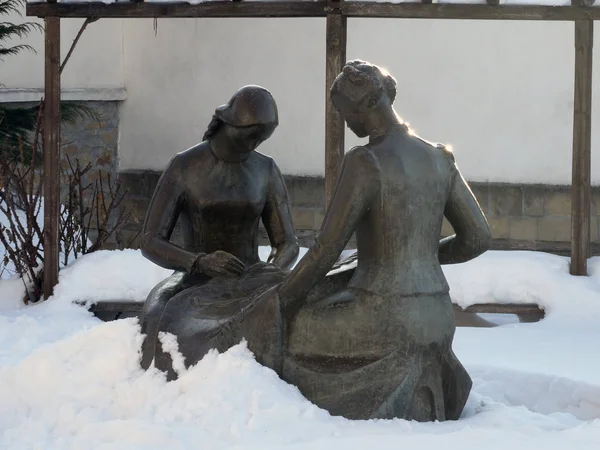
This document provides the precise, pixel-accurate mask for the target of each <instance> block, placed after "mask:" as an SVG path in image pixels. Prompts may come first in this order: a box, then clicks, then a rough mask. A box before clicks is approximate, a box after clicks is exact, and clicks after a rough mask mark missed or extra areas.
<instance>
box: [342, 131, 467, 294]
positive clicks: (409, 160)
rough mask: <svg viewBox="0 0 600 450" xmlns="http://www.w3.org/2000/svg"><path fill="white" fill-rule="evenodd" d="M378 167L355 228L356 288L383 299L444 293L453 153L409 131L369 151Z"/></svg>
mask: <svg viewBox="0 0 600 450" xmlns="http://www.w3.org/2000/svg"><path fill="white" fill-rule="evenodd" d="M365 148H366V149H367V150H368V151H369V153H370V154H371V156H372V161H373V164H375V166H376V167H377V171H376V173H377V176H375V177H370V179H371V180H372V181H371V182H372V183H374V184H376V186H374V194H373V196H372V197H371V199H370V204H369V207H368V208H367V209H366V211H365V214H364V215H363V217H362V218H361V219H360V220H359V223H358V224H357V229H356V238H357V245H358V255H359V258H358V267H357V269H356V272H355V275H354V277H353V279H352V282H351V284H350V285H351V286H353V287H360V288H363V289H367V290H370V291H373V292H377V293H380V294H385V293H387V292H394V293H396V294H403V295H411V294H418V293H427V294H432V293H442V292H447V291H448V285H447V283H446V280H445V278H444V275H443V273H442V270H441V268H440V264H439V261H438V247H439V238H440V233H441V227H442V220H443V217H444V209H445V205H446V200H447V198H448V194H449V192H450V189H451V187H452V182H453V180H454V176H455V173H456V172H455V170H454V164H453V161H452V157H451V154H450V153H449V152H448V151H447V150H445V149H444V148H440V147H436V146H433V145H431V144H429V143H427V142H425V141H423V140H421V139H419V138H417V137H416V136H413V135H411V134H409V133H407V132H406V131H404V130H401V131H396V132H393V133H390V134H387V135H386V136H384V137H382V138H380V139H377V140H376V141H374V142H371V143H370V144H369V145H367V146H366V147H365Z"/></svg>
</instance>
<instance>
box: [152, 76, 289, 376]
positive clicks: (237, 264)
mask: <svg viewBox="0 0 600 450" xmlns="http://www.w3.org/2000/svg"><path fill="white" fill-rule="evenodd" d="M277 125H278V111H277V105H276V103H275V100H274V99H273V97H272V95H271V93H270V92H269V91H267V90H266V89H264V88H262V87H259V86H245V87H243V88H242V89H240V90H239V91H238V92H237V93H235V94H234V95H233V97H232V98H231V100H230V101H229V102H228V103H227V104H225V105H223V106H221V107H219V108H217V109H216V111H215V114H214V116H213V119H212V121H211V123H210V124H209V126H208V130H207V131H206V133H205V135H204V138H203V141H202V142H201V143H200V144H198V145H196V146H195V147H192V148H190V149H188V150H186V151H184V152H181V153H179V154H177V155H176V156H175V157H174V158H173V159H172V160H171V162H170V163H169V165H168V166H167V168H166V169H165V171H164V172H163V174H162V176H161V178H160V180H159V182H158V185H157V187H156V189H155V192H154V195H153V198H152V200H151V203H150V206H149V209H148V212H147V215H146V220H145V223H144V230H143V239H142V245H141V248H142V253H143V254H144V256H145V257H146V258H148V259H150V260H151V261H153V262H155V263H156V264H158V265H160V266H162V267H165V268H168V269H173V270H174V271H175V272H174V274H173V275H172V276H171V277H169V278H167V279H166V280H164V281H162V282H161V283H159V284H158V285H157V286H156V287H155V288H154V289H153V290H152V292H151V293H150V294H149V296H148V298H147V300H146V302H145V304H144V309H143V312H142V315H141V320H140V322H141V325H142V333H143V334H145V335H146V337H145V340H144V344H143V346H142V367H144V368H148V367H149V366H150V364H151V362H152V359H153V357H154V352H155V346H156V340H157V333H158V323H159V320H160V317H161V315H162V312H163V309H164V307H165V306H166V304H167V302H168V301H169V300H170V299H171V298H172V297H173V296H174V295H175V294H177V293H178V292H180V291H182V290H184V289H187V288H190V287H192V286H198V285H202V284H205V283H207V282H209V281H210V280H211V279H213V278H215V277H216V278H222V277H227V276H239V275H241V274H242V273H243V272H244V271H246V270H247V268H249V267H251V266H252V265H255V264H258V265H259V266H260V260H259V258H258V226H259V221H260V220H261V219H262V222H263V224H264V226H265V228H266V231H267V233H268V235H269V239H270V241H271V246H272V248H273V252H272V254H271V255H270V257H269V263H272V264H275V265H277V266H279V267H281V268H284V269H285V268H288V267H289V266H290V265H291V264H293V263H294V262H295V260H296V258H297V256H298V250H299V247H298V242H297V240H296V236H295V231H294V226H293V223H292V219H291V213H290V207H289V202H288V195H287V192H286V188H285V184H284V181H283V178H282V176H281V173H280V171H279V168H278V167H277V165H276V164H275V162H274V161H273V159H271V158H269V157H267V156H265V155H262V154H260V153H258V152H256V151H255V149H256V148H257V147H258V146H259V145H260V143H261V142H263V141H265V140H266V139H268V138H269V137H270V136H271V134H272V133H273V131H274V130H275V128H276V127H277ZM177 220H180V221H181V228H182V234H183V241H184V246H183V248H182V247H179V246H177V245H175V244H173V243H172V242H171V241H170V238H171V235H172V233H173V229H174V227H175V224H176V222H177Z"/></svg>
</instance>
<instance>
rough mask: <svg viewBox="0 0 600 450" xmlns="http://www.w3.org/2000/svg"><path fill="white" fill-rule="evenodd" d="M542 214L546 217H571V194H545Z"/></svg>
mask: <svg viewBox="0 0 600 450" xmlns="http://www.w3.org/2000/svg"><path fill="white" fill-rule="evenodd" d="M544 212H545V214H546V215H547V216H558V217H567V216H571V194H570V193H569V191H563V190H552V191H548V192H546V194H545V199H544Z"/></svg>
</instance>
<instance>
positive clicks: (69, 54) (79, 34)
mask: <svg viewBox="0 0 600 450" xmlns="http://www.w3.org/2000/svg"><path fill="white" fill-rule="evenodd" d="M98 19H99V18H98V17H88V18H87V19H85V21H84V22H83V25H81V28H80V29H79V32H78V33H77V36H75V39H73V43H72V44H71V48H69V52H68V53H67V56H65V59H64V61H63V62H62V64H61V65H60V72H59V73H60V74H62V72H63V70H64V69H65V66H66V65H67V62H68V61H69V58H71V55H72V54H73V51H74V50H75V46H76V45H77V42H79V39H80V38H81V35H82V34H83V32H84V31H85V29H86V28H87V26H88V25H89V24H90V23H92V22H95V21H97V20H98Z"/></svg>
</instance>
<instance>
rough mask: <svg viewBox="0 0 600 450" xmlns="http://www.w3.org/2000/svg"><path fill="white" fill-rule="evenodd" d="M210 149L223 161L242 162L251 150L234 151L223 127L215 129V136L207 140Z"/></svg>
mask: <svg viewBox="0 0 600 450" xmlns="http://www.w3.org/2000/svg"><path fill="white" fill-rule="evenodd" d="M209 144H210V149H211V151H212V153H213V155H215V157H216V158H217V159H219V160H221V161H225V162H231V163H235V162H242V161H245V160H246V159H248V157H249V156H250V153H251V152H245V151H236V149H235V146H234V145H233V143H232V142H231V140H230V139H229V138H228V136H227V135H226V134H225V133H224V132H223V129H221V130H219V131H217V133H216V134H215V136H214V137H213V138H212V139H210V140H209Z"/></svg>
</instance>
